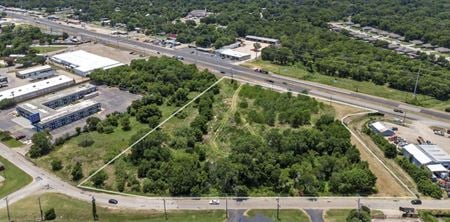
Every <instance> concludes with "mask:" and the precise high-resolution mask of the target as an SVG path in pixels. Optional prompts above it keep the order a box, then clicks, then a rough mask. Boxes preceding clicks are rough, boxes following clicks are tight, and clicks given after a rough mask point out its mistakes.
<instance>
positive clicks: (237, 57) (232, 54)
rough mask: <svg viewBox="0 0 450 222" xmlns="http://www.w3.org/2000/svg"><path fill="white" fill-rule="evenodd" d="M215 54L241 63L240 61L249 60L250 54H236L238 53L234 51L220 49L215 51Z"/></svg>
mask: <svg viewBox="0 0 450 222" xmlns="http://www.w3.org/2000/svg"><path fill="white" fill-rule="evenodd" d="M217 52H218V53H219V55H220V56H222V57H225V58H229V59H232V60H238V61H242V60H247V59H250V54H247V53H243V52H238V51H235V50H232V49H220V50H217Z"/></svg>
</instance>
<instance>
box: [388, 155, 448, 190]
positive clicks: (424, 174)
mask: <svg viewBox="0 0 450 222" xmlns="http://www.w3.org/2000/svg"><path fill="white" fill-rule="evenodd" d="M397 163H398V164H399V165H400V166H401V167H402V168H403V169H404V170H405V171H406V172H407V173H408V174H409V175H410V176H411V177H412V178H413V180H414V182H416V184H417V189H418V190H419V192H421V193H423V194H424V195H427V196H430V197H433V198H436V199H441V198H442V190H441V188H440V187H439V186H438V185H437V184H435V183H433V182H432V181H431V179H430V177H431V172H430V171H429V170H427V169H425V168H424V167H418V166H416V165H414V164H413V163H411V161H409V160H408V159H406V158H397Z"/></svg>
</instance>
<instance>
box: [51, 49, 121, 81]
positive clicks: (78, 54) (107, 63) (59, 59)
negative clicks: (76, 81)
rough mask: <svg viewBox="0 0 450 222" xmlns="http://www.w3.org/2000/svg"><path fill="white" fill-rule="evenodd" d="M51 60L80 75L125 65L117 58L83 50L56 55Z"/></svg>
mask: <svg viewBox="0 0 450 222" xmlns="http://www.w3.org/2000/svg"><path fill="white" fill-rule="evenodd" d="M50 60H51V61H53V62H55V63H58V64H61V65H64V66H67V67H69V68H71V69H72V70H73V71H74V72H75V73H76V74H77V75H80V76H88V75H89V74H90V73H91V72H92V71H94V70H96V69H110V68H114V67H118V66H122V65H124V64H123V63H120V62H118V61H116V60H113V59H110V58H106V57H102V56H98V55H95V54H92V53H89V52H86V51H83V50H77V51H73V52H66V53H62V54H58V55H54V56H52V57H51V58H50Z"/></svg>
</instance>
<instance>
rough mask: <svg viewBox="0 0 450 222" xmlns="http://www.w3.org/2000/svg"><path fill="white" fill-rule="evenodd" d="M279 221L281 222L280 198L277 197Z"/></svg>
mask: <svg viewBox="0 0 450 222" xmlns="http://www.w3.org/2000/svg"><path fill="white" fill-rule="evenodd" d="M277 220H280V197H279V195H278V197H277Z"/></svg>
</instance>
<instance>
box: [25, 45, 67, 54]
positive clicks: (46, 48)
mask: <svg viewBox="0 0 450 222" xmlns="http://www.w3.org/2000/svg"><path fill="white" fill-rule="evenodd" d="M32 48H33V49H36V50H37V51H38V53H49V52H54V51H58V50H61V49H65V48H67V47H66V46H34V47H32Z"/></svg>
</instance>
